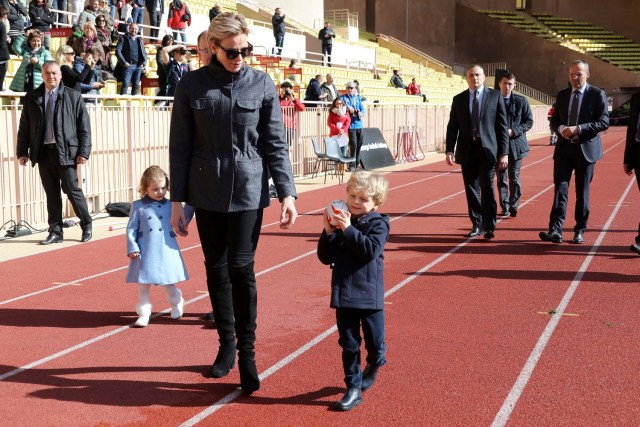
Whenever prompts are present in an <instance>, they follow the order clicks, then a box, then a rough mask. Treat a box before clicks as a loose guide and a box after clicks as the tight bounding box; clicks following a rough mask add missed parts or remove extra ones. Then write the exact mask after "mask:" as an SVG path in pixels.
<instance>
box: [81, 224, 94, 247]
mask: <svg viewBox="0 0 640 427" xmlns="http://www.w3.org/2000/svg"><path fill="white" fill-rule="evenodd" d="M91 237H93V233H92V227H91V224H89V225H85V226H84V227H82V237H81V238H80V241H81V242H83V243H84V242H88V241H89V240H91Z"/></svg>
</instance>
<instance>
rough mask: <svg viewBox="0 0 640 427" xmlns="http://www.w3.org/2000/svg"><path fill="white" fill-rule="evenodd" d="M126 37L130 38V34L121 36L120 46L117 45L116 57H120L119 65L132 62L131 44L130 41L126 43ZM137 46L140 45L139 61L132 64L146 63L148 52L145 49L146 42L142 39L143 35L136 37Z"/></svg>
mask: <svg viewBox="0 0 640 427" xmlns="http://www.w3.org/2000/svg"><path fill="white" fill-rule="evenodd" d="M126 39H130V37H129V36H128V35H122V36H120V39H119V40H118V46H116V57H117V58H118V64H117V67H121V66H123V65H124V63H125V62H126V63H129V64H131V61H130V58H131V46H130V44H129V43H125V41H127V40H126ZM134 45H135V46H137V47H138V62H137V63H136V64H131V65H144V64H146V62H147V52H146V51H145V50H144V42H143V41H142V37H139V36H138V37H136V38H135V44H134Z"/></svg>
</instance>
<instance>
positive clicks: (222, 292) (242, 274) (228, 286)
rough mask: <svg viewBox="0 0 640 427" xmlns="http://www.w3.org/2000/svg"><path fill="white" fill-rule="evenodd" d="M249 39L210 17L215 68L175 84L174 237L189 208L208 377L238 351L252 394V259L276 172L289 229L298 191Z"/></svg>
mask: <svg viewBox="0 0 640 427" xmlns="http://www.w3.org/2000/svg"><path fill="white" fill-rule="evenodd" d="M248 34H249V27H248V25H247V23H246V21H245V19H244V17H243V16H242V15H236V14H233V13H228V12H223V13H221V14H220V15H218V16H217V17H215V18H214V19H213V21H211V24H210V26H209V31H208V34H207V40H208V42H209V48H210V49H211V52H212V56H211V62H210V63H209V65H208V66H205V67H202V68H200V69H198V70H195V71H192V72H189V73H187V74H186V75H185V76H184V77H183V78H182V80H181V81H180V84H179V85H178V87H177V88H176V93H175V97H174V104H173V112H172V116H171V130H170V136H169V163H170V170H171V179H172V180H173V181H172V185H171V201H172V205H173V211H172V215H171V224H172V226H173V229H174V231H175V232H176V233H177V234H179V235H182V236H186V235H187V233H188V229H187V222H186V219H185V214H184V208H183V207H182V202H187V203H189V205H191V206H193V207H195V211H196V218H197V226H198V234H199V236H200V241H201V243H202V251H203V253H204V259H205V267H206V272H207V287H208V289H209V295H210V298H211V303H212V305H213V309H214V317H215V321H216V324H217V325H218V329H217V331H218V336H219V341H220V347H219V349H218V355H217V356H216V359H215V361H214V363H213V366H212V367H211V376H212V377H214V378H221V377H224V376H226V375H227V374H228V373H229V370H230V369H231V368H233V366H234V365H235V356H236V350H237V352H238V367H239V370H240V385H241V387H242V390H243V391H244V392H245V393H247V394H251V393H253V392H254V391H256V390H258V389H259V388H260V380H259V378H258V371H257V368H256V360H255V340H256V333H255V331H256V318H257V289H256V277H255V272H254V257H255V251H256V247H257V245H258V237H259V236H260V228H261V225H262V214H263V209H264V208H266V207H267V206H269V184H268V180H269V174H271V176H272V177H273V182H274V184H275V187H276V190H277V193H278V198H279V199H280V202H281V204H282V206H281V213H280V227H281V228H283V229H286V228H289V227H290V226H291V225H293V223H294V222H295V219H296V217H297V212H296V209H295V204H294V202H295V198H296V197H297V194H296V190H295V185H294V182H293V174H292V170H291V162H290V160H289V151H288V149H289V146H288V144H287V142H286V140H285V137H284V128H283V126H282V110H281V107H280V103H279V100H278V94H277V93H276V89H275V85H274V84H273V81H272V80H271V79H270V78H269V76H268V75H267V74H266V73H264V72H262V71H258V70H255V69H253V68H251V67H249V66H247V65H246V64H245V63H244V62H245V58H246V57H247V56H248V55H251V53H252V49H253V46H251V44H249V42H248V40H247V36H248ZM231 94H233V97H231ZM212 135H215V138H212ZM234 319H235V321H234ZM234 333H235V335H234Z"/></svg>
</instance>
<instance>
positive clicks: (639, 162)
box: [630, 147, 640, 245]
mask: <svg viewBox="0 0 640 427" xmlns="http://www.w3.org/2000/svg"><path fill="white" fill-rule="evenodd" d="M630 166H631V167H633V171H634V172H635V174H636V182H637V183H638V190H640V175H638V174H640V150H639V149H638V148H637V147H636V149H635V152H634V159H633V164H632V165H630ZM636 244H637V245H640V223H639V224H638V236H636Z"/></svg>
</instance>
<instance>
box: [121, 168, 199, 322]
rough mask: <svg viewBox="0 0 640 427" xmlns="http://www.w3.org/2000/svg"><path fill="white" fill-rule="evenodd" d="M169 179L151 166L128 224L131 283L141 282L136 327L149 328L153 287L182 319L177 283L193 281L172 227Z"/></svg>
mask: <svg viewBox="0 0 640 427" xmlns="http://www.w3.org/2000/svg"><path fill="white" fill-rule="evenodd" d="M168 189H169V177H168V176H167V174H166V173H165V172H164V171H163V170H162V169H160V167H159V166H150V167H149V168H147V170H145V171H144V173H143V174H142V178H141V179H140V190H139V191H140V197H141V199H140V200H136V201H135V202H133V204H132V205H131V213H130V216H129V224H128V225H127V254H128V257H129V258H131V262H130V264H129V271H128V272H127V279H126V281H127V283H138V284H139V285H138V305H136V313H138V316H140V317H139V318H138V320H137V321H136V326H138V327H141V328H143V327H145V326H147V325H148V324H149V316H151V301H150V298H149V288H150V287H151V285H160V286H162V287H163V288H164V289H165V291H166V292H167V300H168V301H169V304H171V318H172V319H179V318H180V317H182V313H183V308H184V299H183V298H182V292H180V289H178V288H177V287H176V285H175V283H176V282H180V281H183V280H187V279H189V276H188V275H187V270H186V268H185V266H184V261H183V260H182V256H181V255H180V248H178V242H177V241H176V234H175V233H174V232H173V230H172V227H171V203H170V202H169V200H167V199H166V198H165V194H166V193H167V190H168Z"/></svg>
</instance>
